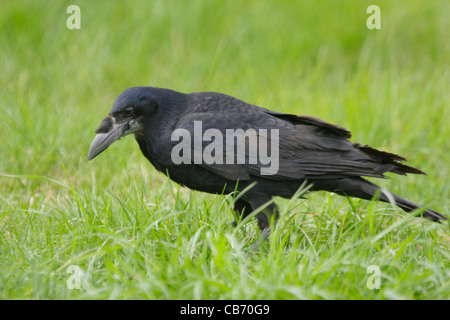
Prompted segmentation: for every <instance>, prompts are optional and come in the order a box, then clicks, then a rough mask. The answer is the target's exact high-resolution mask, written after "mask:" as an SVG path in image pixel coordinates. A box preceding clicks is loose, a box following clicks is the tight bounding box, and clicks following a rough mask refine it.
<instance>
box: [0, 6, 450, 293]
mask: <svg viewBox="0 0 450 320" xmlns="http://www.w3.org/2000/svg"><path fill="white" fill-rule="evenodd" d="M70 4H73V3H71V2H64V1H61V2H58V3H53V2H51V3H50V2H47V1H9V2H6V3H4V4H3V5H2V10H1V12H0V30H2V31H1V32H0V47H1V50H0V52H1V53H0V55H1V58H2V59H1V61H2V65H1V70H2V72H1V76H0V86H1V88H2V91H1V92H0V110H1V111H2V118H3V121H2V125H1V126H0V136H1V137H2V139H1V140H0V150H1V157H0V298H1V299H448V298H449V297H450V271H449V270H450V237H449V231H450V229H449V224H448V223H447V222H445V223H443V224H435V223H431V222H429V221H424V220H421V219H417V218H413V217H412V216H411V215H407V214H405V213H404V212H402V211H401V210H399V209H398V208H395V207H394V206H392V205H387V204H380V203H376V202H369V201H362V200H358V199H346V198H342V197H339V196H337V195H334V194H328V193H321V192H319V193H315V194H310V195H308V198H307V199H293V200H282V199H276V202H277V203H278V204H279V205H280V208H281V211H282V214H281V219H280V222H279V225H278V228H277V230H276V231H275V233H274V235H273V236H272V237H271V238H270V240H269V241H268V242H267V243H266V244H265V245H264V246H263V247H262V248H261V250H260V251H259V252H256V253H254V254H252V255H251V256H250V257H248V253H249V252H250V250H251V249H250V248H251V244H252V243H253V242H254V241H255V240H256V239H257V238H258V234H259V231H258V230H257V226H256V223H255V222H254V221H250V222H249V223H247V224H245V225H242V226H240V227H238V228H237V229H233V228H231V227H230V226H229V225H228V223H229V222H230V221H231V219H232V216H233V215H232V211H231V208H232V204H231V199H230V197H221V196H215V195H209V194H203V193H199V192H193V191H190V190H187V189H185V188H183V187H180V186H178V185H176V184H175V183H173V182H171V181H169V180H167V179H166V178H165V177H164V176H163V175H162V174H160V173H158V172H156V170H155V169H154V168H152V166H151V165H150V164H149V163H148V162H147V160H146V159H145V158H144V157H143V156H142V155H141V154H140V151H139V149H138V146H137V144H136V143H135V142H134V141H133V139H132V138H130V137H128V138H126V139H123V140H121V141H120V142H117V143H115V144H114V145H113V146H111V147H110V148H109V149H108V150H107V151H106V152H105V153H104V154H102V155H101V156H100V157H98V158H96V159H95V161H93V162H88V161H87V159H86V158H87V151H88V149H89V145H90V143H91V141H92V139H93V137H94V130H95V128H96V127H97V126H98V125H99V123H100V121H101V120H102V119H103V117H104V116H105V115H106V114H107V113H108V112H109V109H110V107H111V105H112V103H113V102H114V99H115V97H116V96H117V95H118V94H119V93H120V92H121V91H122V90H124V89H125V88H127V87H130V86H134V85H153V86H159V87H168V88H172V89H175V90H178V91H182V92H193V91H220V92H223V93H228V94H231V95H234V96H236V97H239V98H241V99H243V100H246V101H248V102H251V103H255V104H258V105H261V106H263V107H267V108H270V109H273V110H277V111H282V112H290V113H296V114H312V115H315V116H318V117H321V118H323V119H325V120H327V121H329V122H332V123H336V124H340V125H342V126H344V127H347V128H348V129H350V130H351V131H352V132H353V136H354V137H353V139H352V141H354V142H356V141H359V142H361V143H363V144H366V143H367V144H370V145H371V146H373V147H376V148H380V149H383V150H386V151H389V152H394V153H398V154H400V155H403V156H405V157H406V158H408V159H409V160H410V161H409V164H410V165H412V166H417V167H419V168H420V169H421V170H423V171H425V172H427V173H428V176H407V177H399V176H390V178H392V179H387V180H383V181H379V183H380V184H381V185H382V186H385V187H389V188H390V189H391V190H392V191H393V192H396V193H398V194H400V195H402V196H404V197H406V198H408V199H410V200H412V201H415V202H419V203H421V204H424V205H426V206H428V207H430V208H433V209H434V210H436V211H439V212H441V213H444V214H448V212H449V208H450V201H449V198H450V197H449V195H450V187H449V183H448V177H449V163H450V144H449V141H450V128H449V126H448V121H449V120H450V108H449V104H448V101H450V99H449V98H450V97H449V90H448V88H449V79H450V68H449V66H450V61H449V59H450V58H449V57H450V54H449V53H450V52H449V42H448V41H447V39H448V32H447V31H448V30H449V28H450V25H449V20H448V16H449V14H450V6H449V4H448V3H447V1H409V2H408V3H403V2H392V1H378V2H377V4H378V5H379V6H380V8H381V17H382V22H381V26H382V29H380V30H368V29H367V28H366V19H367V17H368V14H366V8H367V7H368V6H369V5H370V4H373V3H372V2H369V1H357V2H356V1H339V2H334V1H321V2H320V3H317V2H313V1H304V2H302V3H299V2H297V1H282V2H277V3H270V2H261V1H245V2H239V1H226V2H223V1H175V2H170V4H169V3H168V2H166V1H148V2H147V1H145V2H144V1H142V2H141V1H136V2H129V1H116V2H114V3H108V5H106V4H105V3H103V2H97V1H96V2H92V1H81V0H80V1H76V4H78V5H79V6H80V8H81V30H68V29H67V27H66V20H67V18H68V16H69V15H68V14H67V13H66V8H67V6H69V5H70ZM70 266H75V267H76V268H79V269H78V270H80V272H81V273H80V277H79V279H80V283H79V289H76V288H75V289H70V288H69V287H70V285H68V284H70V283H72V284H73V282H71V281H72V279H74V278H73V277H72V276H73V275H74V274H73V273H70V271H71V270H72V269H71V268H70ZM369 266H377V267H379V270H380V272H381V278H380V279H381V283H380V288H379V289H370V288H369V287H368V286H367V281H368V280H369V278H370V276H371V275H372V274H371V273H370V272H368V267H369Z"/></svg>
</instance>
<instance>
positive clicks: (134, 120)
mask: <svg viewBox="0 0 450 320" xmlns="http://www.w3.org/2000/svg"><path fill="white" fill-rule="evenodd" d="M96 133H97V136H96V137H95V138H94V141H93V142H92V145H91V147H90V150H89V155H88V159H89V160H91V159H93V158H95V157H96V156H97V155H99V154H100V153H101V152H103V151H104V150H105V149H106V148H108V147H109V146H110V145H111V144H112V143H113V142H114V141H116V140H117V139H119V138H121V137H124V136H126V135H128V134H131V133H133V134H134V136H135V138H136V141H137V142H138V144H139V147H140V149H141V151H142V153H143V154H144V156H145V157H146V158H147V159H148V160H149V161H150V162H151V163H152V164H153V166H154V167H155V168H156V169H157V170H159V171H161V172H162V173H164V174H166V175H167V176H168V177H169V178H170V179H172V180H174V181H176V182H177V183H179V184H181V185H184V186H186V187H189V188H191V189H194V190H199V191H203V192H209V193H216V194H222V193H224V194H230V193H233V192H237V193H239V192H241V191H243V190H244V189H246V188H247V187H249V186H250V185H253V184H254V185H253V187H252V188H247V189H248V190H246V192H245V194H244V195H243V196H241V197H239V199H238V200H237V201H236V202H235V204H234V210H235V211H236V213H237V216H238V217H239V216H240V217H245V216H246V215H248V214H249V213H251V212H252V211H253V210H256V209H258V208H260V207H261V206H263V205H265V204H267V203H268V202H270V200H271V198H272V197H273V196H280V197H283V198H291V197H292V196H293V195H294V194H295V193H296V191H297V190H298V189H299V187H301V186H302V184H303V183H304V182H305V181H306V182H307V183H308V184H310V185H311V187H310V190H309V191H318V190H325V191H330V192H335V193H337V194H340V195H343V196H351V197H357V198H362V199H367V200H370V199H372V198H373V197H374V196H375V195H376V194H377V193H379V192H377V191H378V190H379V189H380V187H378V186H377V185H376V184H374V183H372V182H369V181H367V180H365V179H364V178H362V177H363V176H365V177H376V178H384V174H385V173H387V172H392V173H396V174H399V175H405V174H407V173H413V174H424V173H423V172H422V171H420V170H419V169H416V168H413V167H410V166H407V165H404V164H402V163H400V162H399V161H405V159H404V158H403V157H400V156H398V155H395V154H392V153H388V152H384V151H378V150H376V149H373V148H371V147H369V146H367V145H361V144H359V143H351V142H350V141H349V140H348V139H349V138H350V137H351V134H350V132H349V131H347V130H346V129H345V128H342V127H340V126H337V125H333V124H330V123H328V122H325V121H324V120H321V119H319V118H316V117H312V116H296V115H292V114H285V113H279V112H275V111H271V110H268V109H264V108H261V107H258V106H255V105H252V104H249V103H246V102H244V101H241V100H239V99H237V98H234V97H232V96H229V95H225V94H221V93H216V92H196V93H190V94H183V93H180V92H176V91H173V90H169V89H162V88H156V87H133V88H129V89H127V90H125V91H124V92H122V93H121V94H120V95H119V97H118V98H117V100H116V101H115V103H114V105H113V107H112V109H111V111H110V113H109V115H108V116H107V117H106V118H105V119H104V120H103V122H102V123H101V125H100V127H99V128H98V129H97V130H96ZM233 133H234V135H233ZM228 134H230V135H229V136H230V138H228ZM258 147H259V149H258ZM252 148H253V149H252ZM255 150H256V151H255ZM258 152H259V153H258ZM269 160H270V161H269ZM255 182H256V183H255ZM389 194H390V195H389ZM390 198H391V199H393V200H394V201H395V203H396V204H397V206H399V207H400V208H402V209H403V210H405V211H406V212H411V211H414V210H416V209H419V208H421V207H420V206H419V205H417V204H415V203H413V202H411V201H409V200H406V199H404V198H402V197H400V196H397V195H395V194H393V193H388V194H386V193H384V192H381V193H379V200H381V201H384V202H389V199H390ZM421 215H422V216H423V217H426V218H429V219H431V220H433V221H439V220H447V218H446V217H445V216H443V215H441V214H440V213H438V212H436V211H433V210H430V209H426V210H424V211H423V212H422V213H421ZM272 217H273V218H274V221H275V222H276V220H277V217H278V210H277V207H276V205H275V204H274V203H273V202H271V203H269V204H268V205H267V206H266V207H265V209H264V210H263V211H261V212H259V213H258V214H257V215H256V218H257V220H258V226H259V228H260V229H261V230H263V234H262V235H263V238H266V237H267V236H268V235H269V232H270V219H271V218H272Z"/></svg>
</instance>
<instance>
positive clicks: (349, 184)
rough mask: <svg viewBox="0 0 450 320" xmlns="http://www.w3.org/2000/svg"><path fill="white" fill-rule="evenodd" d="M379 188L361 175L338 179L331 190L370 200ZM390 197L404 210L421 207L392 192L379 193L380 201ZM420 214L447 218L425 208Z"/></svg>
mask: <svg viewBox="0 0 450 320" xmlns="http://www.w3.org/2000/svg"><path fill="white" fill-rule="evenodd" d="M379 189H380V187H379V186H377V185H376V184H374V183H372V182H370V181H367V180H365V179H363V178H361V177H351V178H345V179H339V181H338V184H337V188H336V190H333V191H335V192H337V193H338V194H342V195H347V196H351V197H358V198H361V199H366V200H371V199H372V198H373V196H374V195H375V194H376V193H377V192H378V190H379ZM390 198H391V199H392V198H393V199H394V201H395V204H396V205H397V206H399V207H400V208H402V209H403V210H404V211H406V212H412V211H414V210H417V209H420V208H422V207H421V206H420V205H418V204H416V203H414V202H412V201H409V200H407V199H405V198H402V197H400V196H398V195H396V194H394V193H389V195H387V194H385V193H384V192H381V193H380V198H379V200H380V201H383V202H391V201H390ZM420 215H421V216H423V217H424V218H427V219H430V220H432V221H435V222H439V221H440V220H447V219H448V218H447V217H446V216H444V215H442V214H440V213H439V212H436V211H434V210H430V209H426V210H425V211H423V212H422V213H421V214H420Z"/></svg>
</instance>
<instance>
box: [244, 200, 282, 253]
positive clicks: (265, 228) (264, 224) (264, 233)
mask: <svg viewBox="0 0 450 320" xmlns="http://www.w3.org/2000/svg"><path fill="white" fill-rule="evenodd" d="M267 201H270V200H267ZM267 201H263V202H262V203H259V205H258V203H256V202H251V205H252V207H254V208H255V206H256V208H258V207H260V206H261V205H263V204H264V203H266V202H267ZM278 216H279V212H278V207H277V205H276V204H275V203H273V202H272V203H271V204H269V205H268V206H267V207H266V208H264V209H263V210H262V211H261V212H259V213H257V214H256V219H258V227H259V228H260V229H261V238H260V239H259V240H257V241H256V242H255V243H254V244H253V245H252V249H253V250H254V251H257V250H258V248H259V244H260V241H264V240H266V239H267V238H268V237H269V235H270V223H271V220H272V219H273V227H274V228H275V227H276V224H277V221H278Z"/></svg>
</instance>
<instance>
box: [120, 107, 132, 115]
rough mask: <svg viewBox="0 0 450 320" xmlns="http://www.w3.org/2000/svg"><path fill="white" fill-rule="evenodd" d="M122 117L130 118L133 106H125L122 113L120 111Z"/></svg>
mask: <svg viewBox="0 0 450 320" xmlns="http://www.w3.org/2000/svg"><path fill="white" fill-rule="evenodd" d="M122 113H123V115H124V116H125V117H130V116H132V115H133V113H134V106H126V107H125V108H124V109H123V111H122Z"/></svg>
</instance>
